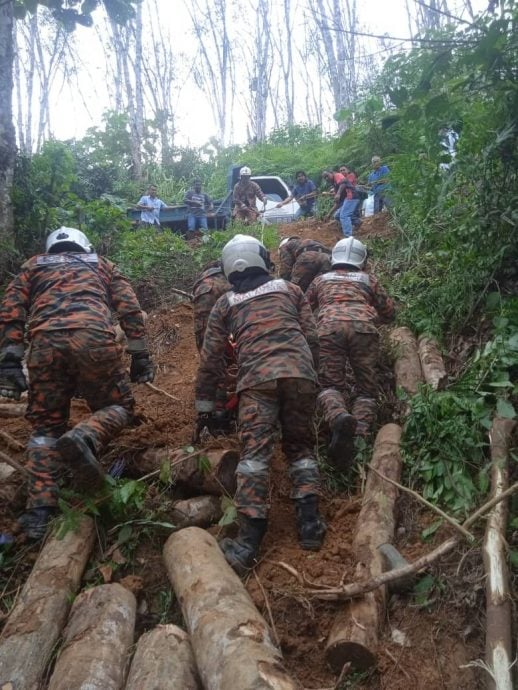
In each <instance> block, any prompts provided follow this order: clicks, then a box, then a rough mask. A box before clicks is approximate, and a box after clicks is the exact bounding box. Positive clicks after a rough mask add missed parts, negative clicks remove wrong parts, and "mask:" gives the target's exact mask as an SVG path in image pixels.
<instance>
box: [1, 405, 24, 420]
mask: <svg viewBox="0 0 518 690" xmlns="http://www.w3.org/2000/svg"><path fill="white" fill-rule="evenodd" d="M26 412H27V405H22V404H21V403H19V404H16V403H9V404H7V405H3V404H2V405H0V418H1V417H4V418H7V417H23V415H24V414H25V413H26Z"/></svg>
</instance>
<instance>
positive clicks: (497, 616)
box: [482, 418, 515, 690]
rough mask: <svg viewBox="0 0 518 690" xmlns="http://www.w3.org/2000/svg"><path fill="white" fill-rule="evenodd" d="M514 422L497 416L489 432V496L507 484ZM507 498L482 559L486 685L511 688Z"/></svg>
mask: <svg viewBox="0 0 518 690" xmlns="http://www.w3.org/2000/svg"><path fill="white" fill-rule="evenodd" d="M514 427H515V422H514V421H513V420H511V419H500V418H496V419H495V420H494V421H493V425H492V427H491V433H490V441H491V496H492V497H497V496H501V495H502V493H503V492H504V491H505V490H506V489H507V487H508V486H509V471H508V463H509V458H508V450H509V441H510V438H511V434H512V432H513V429H514ZM507 514H508V506H507V500H505V499H504V500H502V501H500V503H498V504H497V505H496V506H495V507H494V508H493V510H492V511H491V513H490V514H489V517H488V521H487V524H486V532H485V535H484V546H483V551H482V554H483V560H484V568H485V571H486V665H487V667H488V669H489V670H490V674H491V679H490V681H489V683H488V687H489V688H494V690H511V689H512V687H513V679H512V665H513V652H512V633H511V615H512V604H511V592H510V588H509V571H508V567H507V562H506V539H505V533H506V528H507Z"/></svg>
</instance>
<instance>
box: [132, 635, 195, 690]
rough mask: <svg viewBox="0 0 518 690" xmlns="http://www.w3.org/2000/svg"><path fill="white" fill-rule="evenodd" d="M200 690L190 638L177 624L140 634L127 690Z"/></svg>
mask: <svg viewBox="0 0 518 690" xmlns="http://www.w3.org/2000/svg"><path fill="white" fill-rule="evenodd" d="M162 688H167V689H168V690H201V683H200V679H199V677H198V670H197V668H196V662H195V661H194V654H193V653H192V647H191V642H190V640H189V635H188V634H187V633H186V632H185V631H184V630H182V629H181V628H178V627H177V626H176V625H158V626H157V627H156V628H154V629H153V630H151V631H150V632H148V633H145V634H144V635H142V637H141V638H140V639H139V641H138V644H137V649H136V651H135V656H134V657H133V661H132V662H131V668H130V671H129V675H128V680H127V682H126V690H162Z"/></svg>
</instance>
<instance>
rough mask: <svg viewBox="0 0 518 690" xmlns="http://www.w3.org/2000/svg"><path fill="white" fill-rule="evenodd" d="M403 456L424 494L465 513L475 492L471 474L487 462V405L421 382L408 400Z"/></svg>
mask: <svg viewBox="0 0 518 690" xmlns="http://www.w3.org/2000/svg"><path fill="white" fill-rule="evenodd" d="M409 405H410V415H409V418H408V421H407V424H406V427H405V431H404V435H403V445H402V448H403V457H404V460H405V462H406V463H407V471H408V473H409V475H410V477H411V479H414V481H415V480H418V482H419V484H420V485H421V486H422V487H423V496H424V497H425V498H427V499H428V500H430V501H432V502H433V503H438V504H441V505H444V506H445V507H446V508H449V509H450V510H451V511H452V512H453V513H455V514H458V513H468V512H469V510H470V508H471V507H472V505H473V504H474V502H475V500H476V498H477V496H478V488H477V485H476V483H475V479H474V477H473V475H474V474H476V471H477V470H478V469H480V468H481V467H482V466H483V464H484V461H485V448H486V445H487V440H486V429H485V428H484V426H483V425H482V420H483V419H484V418H485V417H486V416H487V413H488V411H487V409H486V407H485V406H484V404H483V403H482V402H480V401H476V400H470V399H469V398H466V397H463V396H460V395H457V394H455V393H454V392H451V391H445V392H435V391H433V390H431V389H430V388H429V387H428V386H423V387H422V388H421V389H420V390H419V392H418V393H417V395H415V396H414V397H413V398H412V399H411V400H410V401H409Z"/></svg>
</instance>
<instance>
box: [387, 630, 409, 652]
mask: <svg viewBox="0 0 518 690" xmlns="http://www.w3.org/2000/svg"><path fill="white" fill-rule="evenodd" d="M390 638H391V640H392V642H394V643H395V644H398V645H399V646H400V647H411V646H412V645H411V644H410V640H409V639H408V637H407V635H406V633H404V632H403V631H402V630H398V629H397V628H392V630H391V633H390Z"/></svg>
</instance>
